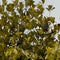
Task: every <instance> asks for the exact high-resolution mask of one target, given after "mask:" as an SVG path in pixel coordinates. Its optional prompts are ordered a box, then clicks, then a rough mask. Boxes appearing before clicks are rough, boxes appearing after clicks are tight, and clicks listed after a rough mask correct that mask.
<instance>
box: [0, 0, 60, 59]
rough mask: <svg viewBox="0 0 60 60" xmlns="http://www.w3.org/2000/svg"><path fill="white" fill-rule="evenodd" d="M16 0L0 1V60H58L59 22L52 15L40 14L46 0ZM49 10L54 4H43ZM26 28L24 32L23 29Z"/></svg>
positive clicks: (59, 54)
mask: <svg viewBox="0 0 60 60" xmlns="http://www.w3.org/2000/svg"><path fill="white" fill-rule="evenodd" d="M24 1H25V3H23V2H19V0H15V1H13V3H9V4H8V3H7V1H6V0H2V5H0V15H1V19H0V59H1V60H60V42H59V40H60V34H58V40H57V39H56V38H55V35H56V34H57V33H58V32H59V30H60V24H55V17H52V16H49V17H46V16H43V13H44V10H45V8H44V6H43V5H44V3H45V0H41V1H40V2H39V3H38V4H35V3H34V2H35V1H33V0H24ZM46 9H47V10H48V11H49V12H51V11H52V10H53V9H54V7H53V6H52V5H48V7H47V8H46ZM26 30H27V32H25V31H26Z"/></svg>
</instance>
